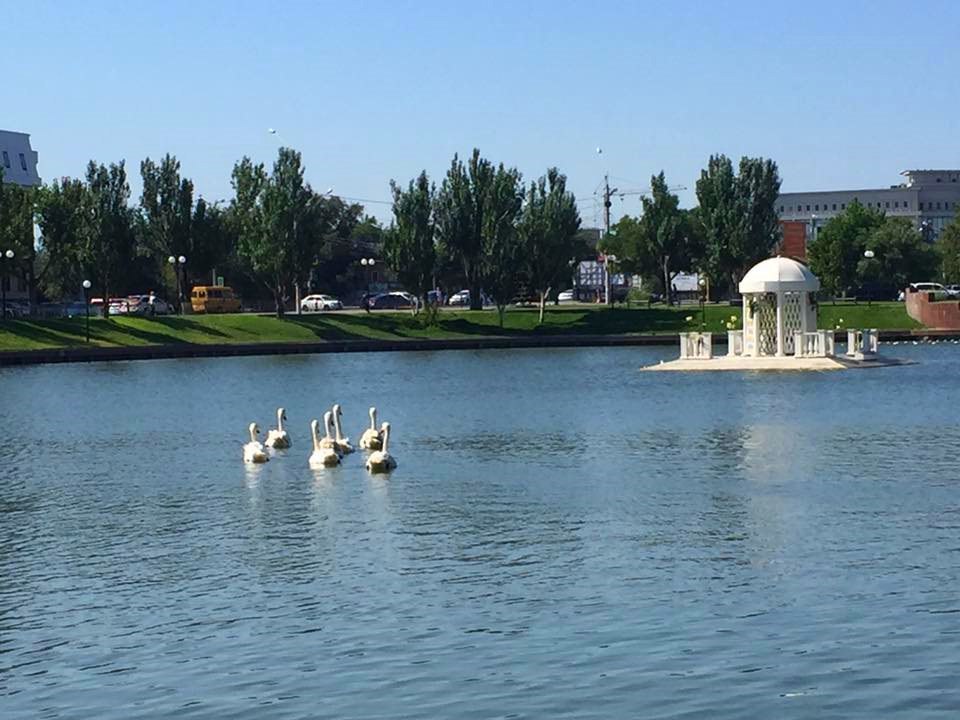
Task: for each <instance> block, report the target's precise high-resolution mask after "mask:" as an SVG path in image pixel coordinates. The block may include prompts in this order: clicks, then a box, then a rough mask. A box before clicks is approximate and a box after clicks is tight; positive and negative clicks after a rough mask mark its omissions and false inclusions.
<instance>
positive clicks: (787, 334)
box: [740, 257, 820, 357]
mask: <svg viewBox="0 0 960 720" xmlns="http://www.w3.org/2000/svg"><path fill="white" fill-rule="evenodd" d="M819 289H820V280H819V279H818V278H817V276H816V275H814V274H813V273H812V272H810V268H808V267H807V266H806V265H804V264H803V263H800V262H797V261H796V260H793V259H791V258H787V257H774V258H769V259H768V260H764V261H762V262H760V263H757V264H756V265H754V266H753V267H752V268H751V269H750V271H749V272H748V273H747V274H746V275H744V277H743V280H741V281H740V294H741V295H742V296H743V355H745V356H747V357H772V356H775V357H783V356H785V355H799V354H801V352H802V351H800V352H798V349H797V348H796V342H797V337H798V335H799V336H800V337H801V338H803V337H806V334H807V333H814V332H815V331H816V329H817V305H816V300H815V299H814V293H816V292H817V290H819Z"/></svg>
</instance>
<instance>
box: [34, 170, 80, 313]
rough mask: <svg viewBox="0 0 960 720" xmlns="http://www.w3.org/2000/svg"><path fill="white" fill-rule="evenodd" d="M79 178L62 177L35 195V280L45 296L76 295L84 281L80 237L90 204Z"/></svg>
mask: <svg viewBox="0 0 960 720" xmlns="http://www.w3.org/2000/svg"><path fill="white" fill-rule="evenodd" d="M87 193H88V189H87V186H86V185H85V184H84V182H83V181H82V180H75V179H70V178H64V179H63V180H62V181H61V182H58V181H56V180H54V181H53V183H52V184H50V185H45V186H43V187H41V188H40V189H39V191H38V195H37V224H38V225H39V226H40V240H39V263H38V265H39V271H38V278H37V279H38V281H39V283H40V285H41V287H42V288H43V291H44V293H45V294H46V295H47V296H48V297H55V298H61V297H75V296H76V294H77V293H78V292H79V289H80V287H81V283H82V282H83V281H84V279H86V278H85V273H84V268H83V240H84V237H85V235H84V233H85V231H86V223H87V221H88V218H87V215H86V213H87V212H88V208H89V207H90V201H89V198H88V196H87Z"/></svg>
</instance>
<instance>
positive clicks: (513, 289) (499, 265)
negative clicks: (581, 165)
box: [471, 164, 542, 327]
mask: <svg viewBox="0 0 960 720" xmlns="http://www.w3.org/2000/svg"><path fill="white" fill-rule="evenodd" d="M523 197H524V193H523V185H522V180H521V177H520V173H519V172H517V170H516V169H515V168H511V169H509V170H508V169H506V168H505V167H504V166H503V164H501V165H500V166H499V167H498V168H497V171H496V174H495V175H494V177H493V181H492V182H491V184H490V190H489V195H488V197H487V200H486V202H485V203H484V205H485V208H486V212H485V215H484V220H483V231H482V234H483V248H482V254H481V256H482V258H483V287H484V289H485V290H486V291H487V293H489V294H490V295H491V296H492V297H493V301H494V302H495V303H496V305H497V316H498V319H499V321H500V327H503V314H504V312H505V311H506V307H507V305H508V304H509V303H510V302H511V301H512V300H513V298H514V296H515V295H516V293H517V286H518V284H519V280H520V274H521V261H522V248H521V246H520V240H519V234H518V230H517V222H518V220H519V218H520V210H521V208H522V206H523ZM472 297H473V296H472V293H471V300H472ZM541 322H542V320H541Z"/></svg>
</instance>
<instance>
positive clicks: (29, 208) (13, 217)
mask: <svg viewBox="0 0 960 720" xmlns="http://www.w3.org/2000/svg"><path fill="white" fill-rule="evenodd" d="M36 195H37V193H36V190H35V189H34V188H32V187H23V186H21V185H16V184H14V183H5V182H3V174H2V170H0V252H3V253H5V252H7V251H8V250H12V251H13V253H14V257H13V260H12V261H10V260H6V259H5V260H4V261H3V266H4V270H5V273H9V274H10V275H11V276H20V277H22V278H25V279H26V281H27V286H28V287H29V288H30V299H31V302H34V301H35V300H36V293H35V288H36V283H35V280H34V267H35V256H36V250H35V246H34V242H33V219H34V206H35V203H36Z"/></svg>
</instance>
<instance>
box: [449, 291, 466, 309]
mask: <svg viewBox="0 0 960 720" xmlns="http://www.w3.org/2000/svg"><path fill="white" fill-rule="evenodd" d="M469 304H470V291H469V290H460V291H459V292H455V293H454V294H453V295H451V296H450V298H449V299H448V300H447V305H451V306H453V305H469Z"/></svg>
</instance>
